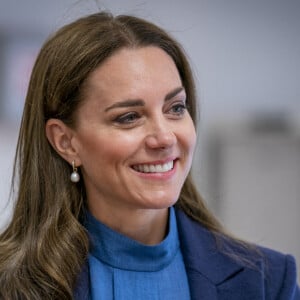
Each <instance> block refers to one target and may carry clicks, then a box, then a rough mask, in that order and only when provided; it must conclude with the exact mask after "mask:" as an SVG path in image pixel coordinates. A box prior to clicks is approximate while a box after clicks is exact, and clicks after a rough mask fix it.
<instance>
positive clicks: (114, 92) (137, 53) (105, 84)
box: [85, 46, 181, 97]
mask: <svg viewBox="0 0 300 300" xmlns="http://www.w3.org/2000/svg"><path fill="white" fill-rule="evenodd" d="M180 85H181V79H180V76H179V72H178V70H177V68H176V66H175V63H174V61H173V60H172V58H171V57H170V56H169V55H168V54H167V53H166V52H165V51H163V50H162V49H160V48H158V47H153V46H151V47H143V48H124V49H121V50H119V51H118V52H116V53H115V54H113V55H112V56H111V57H109V58H108V59H107V60H106V61H104V63H102V64H101V65H100V66H99V67H97V68H96V69H95V70H94V71H93V72H92V73H91V74H90V75H89V77H88V78H87V80H86V84H85V89H86V92H87V95H89V94H91V93H96V94H99V95H98V96H100V95H102V96H103V95H105V94H107V93H109V95H110V96H112V97H114V96H118V97H119V96H120V94H123V96H125V97H130V96H138V95H136V94H137V93H142V92H148V91H152V92H154V91H157V92H158V91H160V92H163V90H165V91H166V92H168V91H169V89H172V88H174V87H176V86H180ZM131 94H132V95H131Z"/></svg>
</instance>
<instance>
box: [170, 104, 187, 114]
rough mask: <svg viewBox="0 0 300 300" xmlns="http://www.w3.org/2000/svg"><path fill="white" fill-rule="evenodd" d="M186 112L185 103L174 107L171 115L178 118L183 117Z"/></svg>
mask: <svg viewBox="0 0 300 300" xmlns="http://www.w3.org/2000/svg"><path fill="white" fill-rule="evenodd" d="M185 111H186V105H185V104H184V103H176V104H174V105H172V107H171V109H170V113H171V114H174V115H176V116H181V115H183V114H184V113H185Z"/></svg>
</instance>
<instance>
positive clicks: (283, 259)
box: [74, 210, 300, 300]
mask: <svg viewBox="0 0 300 300" xmlns="http://www.w3.org/2000/svg"><path fill="white" fill-rule="evenodd" d="M176 218H177V226H178V232H179V238H180V245H181V251H182V255H183V259H184V262H185V267H186V272H187V276H188V281H189V286H190V294H191V299H192V300H215V299H220V300H263V299H264V300H275V299H276V300H300V289H299V286H298V285H297V281H296V264H295V260H294V258H293V257H292V256H290V255H283V254H281V253H279V252H276V251H273V250H270V249H266V248H259V250H260V252H261V253H260V254H258V253H256V252H252V251H250V250H243V249H242V248H240V247H238V246H236V245H235V243H233V242H232V241H230V240H228V239H223V240H222V241H221V243H218V242H217V240H218V239H217V240H216V238H215V236H214V235H213V234H212V233H211V232H210V231H208V230H207V229H205V228H204V227H203V226H202V225H200V224H199V223H197V222H195V221H193V220H192V219H190V218H189V217H188V216H187V215H186V214H185V213H184V212H183V211H181V210H176ZM219 242H220V241H219ZM220 247H222V249H225V250H226V253H227V252H230V251H231V250H233V251H234V252H235V253H236V254H237V253H240V255H241V257H244V258H245V257H246V258H247V259H248V260H251V262H252V263H253V265H252V264H247V263H245V262H244V260H243V259H237V258H233V257H231V256H230V255H228V254H224V251H220ZM74 299H76V300H84V299H89V270H88V265H87V264H86V265H85V266H84V267H83V269H82V272H81V273H80V275H79V278H78V281H77V285H76V288H75V291H74Z"/></svg>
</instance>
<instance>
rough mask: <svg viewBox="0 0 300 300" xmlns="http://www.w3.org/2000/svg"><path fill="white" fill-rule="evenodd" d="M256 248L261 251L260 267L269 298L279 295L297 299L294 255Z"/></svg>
mask: <svg viewBox="0 0 300 300" xmlns="http://www.w3.org/2000/svg"><path fill="white" fill-rule="evenodd" d="M258 249H259V250H260V252H261V253H262V258H261V262H260V268H261V271H262V272H263V274H264V282H265V286H266V290H267V291H269V295H270V299H275V298H276V296H277V295H281V297H282V299H298V300H299V299H300V290H299V286H297V271H296V262H295V259H294V257H293V256H291V255H289V254H283V253H280V252H278V251H274V250H272V249H268V248H264V247H258ZM277 297H278V296H277ZM283 297H284V298H283Z"/></svg>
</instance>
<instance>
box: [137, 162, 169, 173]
mask: <svg viewBox="0 0 300 300" xmlns="http://www.w3.org/2000/svg"><path fill="white" fill-rule="evenodd" d="M133 168H134V169H135V170H136V171H138V172H142V173H165V172H168V171H170V170H172V169H173V160H172V161H169V162H168V163H165V164H158V165H135V166H133Z"/></svg>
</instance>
